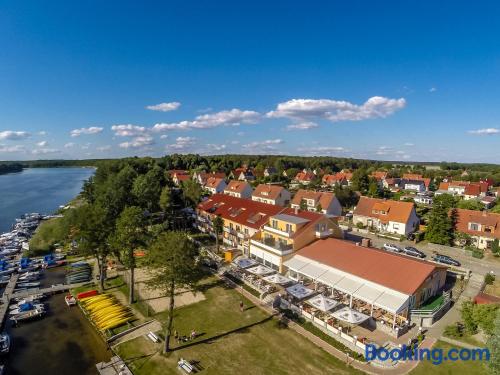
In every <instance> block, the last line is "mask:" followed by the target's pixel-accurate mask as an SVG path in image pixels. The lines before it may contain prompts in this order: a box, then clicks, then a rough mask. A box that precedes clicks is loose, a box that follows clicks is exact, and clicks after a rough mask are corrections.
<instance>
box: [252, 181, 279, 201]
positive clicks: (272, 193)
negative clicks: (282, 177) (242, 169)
mask: <svg viewBox="0 0 500 375" xmlns="http://www.w3.org/2000/svg"><path fill="white" fill-rule="evenodd" d="M284 190H285V188H284V187H283V186H281V185H270V184H260V185H258V186H257V187H256V188H255V190H254V192H253V194H252V196H253V197H259V198H264V199H272V200H276V199H278V198H279V196H280V194H281V192H282V191H284Z"/></svg>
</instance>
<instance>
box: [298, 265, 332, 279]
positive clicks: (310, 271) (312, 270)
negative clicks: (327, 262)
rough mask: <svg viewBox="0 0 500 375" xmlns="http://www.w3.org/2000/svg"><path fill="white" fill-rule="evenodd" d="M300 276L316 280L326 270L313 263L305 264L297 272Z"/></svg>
mask: <svg viewBox="0 0 500 375" xmlns="http://www.w3.org/2000/svg"><path fill="white" fill-rule="evenodd" d="M299 272H300V273H301V274H302V275H304V276H307V277H309V278H311V279H313V280H316V279H317V278H318V277H320V276H321V275H323V274H324V273H325V272H326V269H325V268H323V267H320V266H317V265H315V264H314V263H309V264H306V265H305V266H304V267H302V268H301V269H300V271H299Z"/></svg>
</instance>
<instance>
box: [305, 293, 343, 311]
mask: <svg viewBox="0 0 500 375" xmlns="http://www.w3.org/2000/svg"><path fill="white" fill-rule="evenodd" d="M306 303H308V304H309V305H311V306H313V307H316V308H317V309H319V310H321V311H323V312H327V311H330V310H331V309H333V308H334V307H336V306H338V305H339V302H337V301H335V300H334V299H331V298H327V297H325V296H323V295H321V294H318V295H317V296H314V297H313V298H310V299H308V300H307V301H306Z"/></svg>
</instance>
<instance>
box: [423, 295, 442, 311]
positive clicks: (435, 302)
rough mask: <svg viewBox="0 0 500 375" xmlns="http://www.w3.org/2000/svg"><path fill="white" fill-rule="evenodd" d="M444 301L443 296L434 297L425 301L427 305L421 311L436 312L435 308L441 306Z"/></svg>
mask: <svg viewBox="0 0 500 375" xmlns="http://www.w3.org/2000/svg"><path fill="white" fill-rule="evenodd" d="M443 301H444V297H443V296H442V295H438V296H434V297H431V298H429V299H428V300H427V301H425V305H423V306H420V307H419V310H434V308H436V307H438V306H441V304H442V303H443Z"/></svg>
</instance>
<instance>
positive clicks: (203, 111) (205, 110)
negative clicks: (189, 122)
mask: <svg viewBox="0 0 500 375" xmlns="http://www.w3.org/2000/svg"><path fill="white" fill-rule="evenodd" d="M212 109H213V108H212V107H207V108H201V109H199V110H197V111H196V112H198V113H207V112H212Z"/></svg>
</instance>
